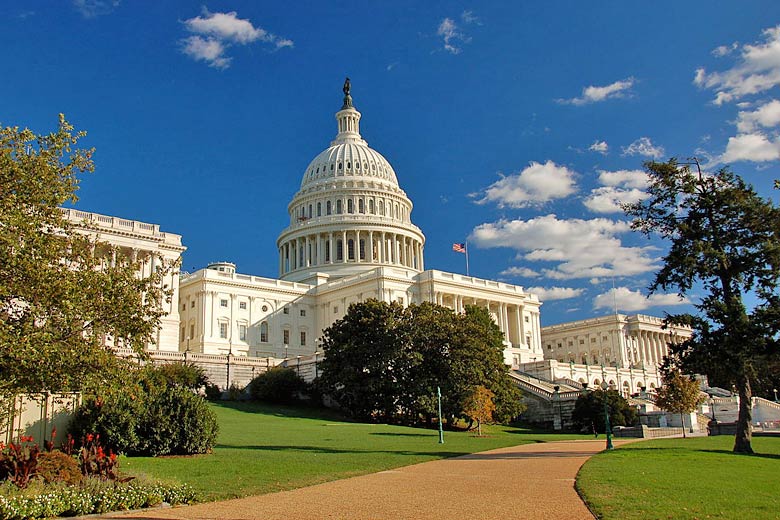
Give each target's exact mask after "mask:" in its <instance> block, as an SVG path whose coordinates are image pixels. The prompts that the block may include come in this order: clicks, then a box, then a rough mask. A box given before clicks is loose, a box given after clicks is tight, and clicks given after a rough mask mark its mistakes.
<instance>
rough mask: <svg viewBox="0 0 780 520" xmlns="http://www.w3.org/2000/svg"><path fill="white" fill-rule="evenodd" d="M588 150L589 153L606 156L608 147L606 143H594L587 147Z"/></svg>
mask: <svg viewBox="0 0 780 520" xmlns="http://www.w3.org/2000/svg"><path fill="white" fill-rule="evenodd" d="M588 150H590V151H591V152H598V153H600V154H603V155H607V154H608V153H609V145H608V144H607V142H606V141H598V140H597V141H594V142H593V144H592V145H590V146H589V147H588Z"/></svg>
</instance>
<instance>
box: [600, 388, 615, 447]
mask: <svg viewBox="0 0 780 520" xmlns="http://www.w3.org/2000/svg"><path fill="white" fill-rule="evenodd" d="M607 388H609V385H607V382H606V381H602V382H601V389H602V390H603V391H604V396H603V398H604V428H605V429H606V433H607V449H608V450H611V449H612V448H614V446H612V425H611V424H610V423H609V406H608V405H607Z"/></svg>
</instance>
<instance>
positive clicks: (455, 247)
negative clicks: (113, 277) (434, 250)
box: [452, 243, 466, 253]
mask: <svg viewBox="0 0 780 520" xmlns="http://www.w3.org/2000/svg"><path fill="white" fill-rule="evenodd" d="M452 250H453V251H455V252H456V253H465V252H466V244H458V243H455V244H452Z"/></svg>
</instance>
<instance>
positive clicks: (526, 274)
mask: <svg viewBox="0 0 780 520" xmlns="http://www.w3.org/2000/svg"><path fill="white" fill-rule="evenodd" d="M499 274H500V275H502V276H516V277H522V278H538V277H539V273H537V272H536V271H534V270H533V269H529V268H527V267H510V268H509V269H504V270H503V271H501V272H500V273H499Z"/></svg>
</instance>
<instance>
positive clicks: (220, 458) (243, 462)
mask: <svg viewBox="0 0 780 520" xmlns="http://www.w3.org/2000/svg"><path fill="white" fill-rule="evenodd" d="M211 406H212V407H213V409H214V411H215V412H216V414H217V418H218V420H219V426H220V433H219V439H218V441H217V446H216V447H215V449H214V453H212V454H210V455H198V456H194V457H161V458H151V457H123V458H122V460H121V463H120V469H121V470H122V471H123V472H125V473H130V474H135V475H140V474H145V475H147V476H150V477H153V478H161V479H175V480H178V481H180V482H185V483H187V484H190V485H191V486H193V487H194V488H195V489H196V490H197V491H199V492H200V493H201V494H202V495H203V498H204V499H206V500H220V499H225V498H233V497H240V496H247V495H256V494H261V493H269V492H272V491H280V490H285V489H293V488H298V487H302V486H308V485H311V484H316V483H319V482H325V481H328V480H335V479H340V478H345V477H351V476H354V475H362V474H366V473H372V472H375V471H381V470H384V469H389V468H396V467H399V466H406V465H409V464H415V463H418V462H424V461H429V460H434V459H440V458H444V457H453V456H456V455H464V454H467V453H473V452H477V451H483V450H489V449H493V448H498V447H502V446H512V445H516V444H523V443H526V442H544V441H548V440H564V439H572V438H584V437H583V436H580V435H552V434H545V433H538V432H532V431H530V430H524V429H520V428H512V427H505V426H488V427H483V434H485V435H487V436H485V437H481V438H477V437H475V436H474V434H473V433H472V432H444V436H445V443H444V444H439V443H438V432H437V431H435V430H424V429H416V428H406V427H401V426H388V425H381V424H362V423H350V422H344V421H343V420H341V419H338V418H337V416H335V415H330V414H328V413H327V412H323V411H319V410H313V409H308V408H283V407H272V406H265V405H261V404H254V403H225V404H213V405H211Z"/></svg>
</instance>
